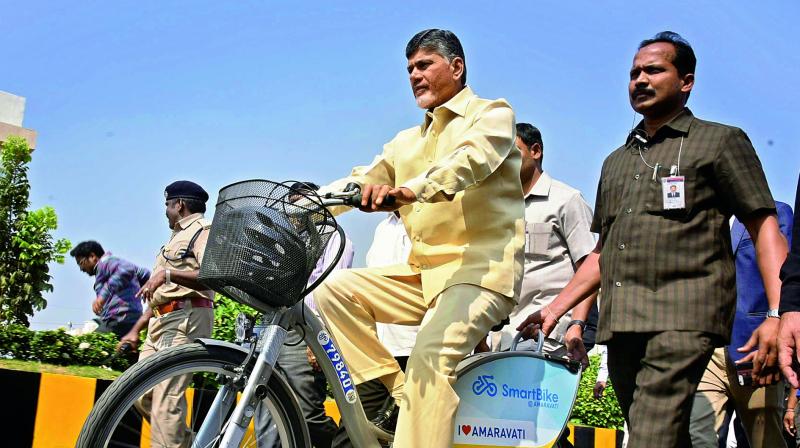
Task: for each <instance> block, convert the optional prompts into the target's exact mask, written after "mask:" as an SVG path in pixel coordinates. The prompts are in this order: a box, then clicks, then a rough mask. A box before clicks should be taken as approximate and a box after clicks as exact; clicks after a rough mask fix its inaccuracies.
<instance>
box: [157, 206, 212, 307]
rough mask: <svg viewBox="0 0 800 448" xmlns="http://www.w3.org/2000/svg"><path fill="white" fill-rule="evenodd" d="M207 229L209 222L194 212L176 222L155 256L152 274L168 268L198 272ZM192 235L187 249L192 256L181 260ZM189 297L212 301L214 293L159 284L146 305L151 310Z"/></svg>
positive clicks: (175, 284)
mask: <svg viewBox="0 0 800 448" xmlns="http://www.w3.org/2000/svg"><path fill="white" fill-rule="evenodd" d="M210 228H211V222H210V221H208V220H206V219H204V218H203V214H202V213H195V214H192V215H189V216H187V217H185V218H183V219H181V220H180V221H178V222H177V223H176V224H175V229H174V230H173V231H172V237H170V239H169V241H168V242H167V244H165V245H164V247H163V248H162V249H161V251H159V253H158V255H156V265H155V268H154V269H153V272H154V273H155V272H157V271H160V270H162V269H170V270H172V271H196V270H198V269H200V262H201V261H202V260H203V252H204V251H205V249H206V242H207V241H208V232H209V229H210ZM198 232H199V233H198ZM195 235H197V237H196V238H195V240H194V244H193V245H192V248H191V252H192V254H193V255H189V256H186V257H184V256H183V255H184V254H185V253H186V251H187V249H188V248H189V243H190V242H191V240H192V238H194V237H195ZM192 297H203V298H206V299H209V300H213V299H214V291H211V290H208V291H195V290H194V289H190V288H187V287H185V286H181V285H179V284H177V283H175V282H172V284H171V285H161V286H160V287H159V288H158V289H156V290H155V292H153V298H152V299H151V300H150V306H151V307H154V306H158V305H163V304H165V303H167V302H170V301H172V300H182V299H191V298H192Z"/></svg>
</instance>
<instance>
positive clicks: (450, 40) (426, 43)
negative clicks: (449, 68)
mask: <svg viewBox="0 0 800 448" xmlns="http://www.w3.org/2000/svg"><path fill="white" fill-rule="evenodd" d="M420 49H424V50H428V51H433V52H435V53H438V54H439V55H440V56H442V57H443V58H445V59H447V61H448V62H450V61H452V60H453V59H454V58H456V57H459V58H461V60H462V61H464V72H463V73H462V74H461V84H462V85H467V58H466V57H465V56H464V48H462V47H461V41H459V40H458V37H456V35H455V33H453V32H452V31H448V30H440V29H436V28H431V29H429V30H424V31H420V32H419V33H417V34H415V35H414V37H412V38H411V40H410V41H408V45H406V59H408V58H410V57H411V56H413V55H414V53H416V52H417V51H419V50H420Z"/></svg>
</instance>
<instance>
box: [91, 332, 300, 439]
mask: <svg viewBox="0 0 800 448" xmlns="http://www.w3.org/2000/svg"><path fill="white" fill-rule="evenodd" d="M245 357H246V354H245V353H243V352H242V351H241V350H238V349H236V348H231V347H225V346H221V345H208V346H206V345H203V344H201V343H192V344H185V345H180V346H176V347H170V348H168V349H164V350H162V351H159V352H158V353H157V354H155V355H153V356H150V357H148V358H147V359H145V360H143V361H141V362H138V363H136V364H134V365H133V366H132V367H131V368H130V369H128V370H127V371H125V373H124V374H123V375H122V376H120V377H119V378H118V379H117V380H116V381H114V383H112V385H111V386H110V387H109V388H108V389H107V390H106V391H105V392H104V393H103V395H102V396H101V397H100V399H99V400H98V401H97V403H96V404H95V406H94V408H93V409H92V411H91V412H90V414H89V416H88V418H87V419H86V422H85V423H84V425H83V429H82V430H81V434H80V436H79V438H78V442H77V444H76V446H77V447H79V448H97V447H131V446H133V447H140V446H141V447H144V446H149V447H159V446H187V447H189V446H192V447H195V446H202V447H209V448H211V447H217V446H218V445H219V442H220V440H221V439H222V434H223V433H224V430H225V428H226V427H227V424H228V420H229V417H230V413H231V411H232V409H233V407H234V406H235V403H236V394H237V393H238V392H239V391H240V389H241V388H243V387H244V385H243V384H241V385H239V387H237V386H235V385H234V384H233V378H234V377H236V371H235V369H236V368H237V367H238V366H240V365H241V364H242V363H243V362H244V360H245ZM168 382H172V384H175V383H180V384H185V385H188V386H189V387H188V388H185V389H184V388H182V389H180V390H181V392H179V393H178V394H175V393H167V394H164V393H161V390H162V389H163V388H164V387H165V386H166V385H167V384H170V383H168ZM154 390H155V394H154ZM164 397H166V398H164ZM224 397H227V399H225V398H224ZM165 404H166V405H165ZM266 412H269V414H270V415H271V417H272V421H273V422H274V426H273V427H271V428H269V429H270V431H274V432H275V433H276V434H277V438H278V439H279V441H280V446H282V447H283V448H295V447H306V446H309V445H310V444H309V442H308V430H307V428H306V425H305V421H304V420H303V415H302V413H301V411H300V409H299V407H298V405H297V402H296V400H295V398H294V396H293V394H292V392H291V389H289V387H288V385H287V384H286V381H285V380H284V379H283V378H282V377H281V376H280V375H279V374H278V373H275V372H274V373H273V374H272V376H271V377H270V380H269V382H268V384H267V391H266V397H265V398H264V400H262V401H261V403H260V405H259V409H257V410H256V416H255V418H254V419H253V421H252V422H251V425H250V430H248V431H247V433H246V434H245V437H244V439H243V440H242V442H241V444H240V445H239V446H240V447H258V446H263V445H264V443H263V441H264V437H265V436H266V434H267V431H266V429H267V428H261V427H260V426H259V424H258V423H259V415H264V413H266ZM151 417H152V418H151ZM256 427H258V430H256ZM259 438H260V439H261V440H262V442H261V443H259V441H258V439H259Z"/></svg>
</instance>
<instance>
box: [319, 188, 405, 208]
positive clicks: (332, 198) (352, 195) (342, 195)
mask: <svg viewBox="0 0 800 448" xmlns="http://www.w3.org/2000/svg"><path fill="white" fill-rule="evenodd" d="M361 200H362V196H361V186H360V185H358V184H356V183H352V182H351V183H349V184H347V186H346V187H344V190H342V191H341V192H331V193H327V194H325V195H324V196H322V204H323V205H325V206H334V205H346V206H349V207H360V206H361ZM395 202H397V198H396V197H394V196H386V197H384V198H383V203H382V204H381V205H383V206H387V207H391V206H393V205H394V204H395ZM367 205H369V202H367Z"/></svg>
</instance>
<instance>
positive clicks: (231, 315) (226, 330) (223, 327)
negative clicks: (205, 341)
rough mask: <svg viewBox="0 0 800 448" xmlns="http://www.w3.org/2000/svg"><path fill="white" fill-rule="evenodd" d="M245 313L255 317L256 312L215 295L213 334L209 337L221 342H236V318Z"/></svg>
mask: <svg viewBox="0 0 800 448" xmlns="http://www.w3.org/2000/svg"><path fill="white" fill-rule="evenodd" d="M239 313H245V314H247V315H249V316H251V317H255V316H256V314H258V312H257V311H256V310H254V309H253V308H250V307H249V306H247V305H242V304H239V303H237V302H234V301H233V300H231V299H229V298H227V297H225V296H223V295H220V294H217V297H216V298H214V332H213V333H212V335H211V337H212V338H214V339H219V340H222V341H228V342H234V341H235V340H236V332H235V329H236V316H238V315H239Z"/></svg>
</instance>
